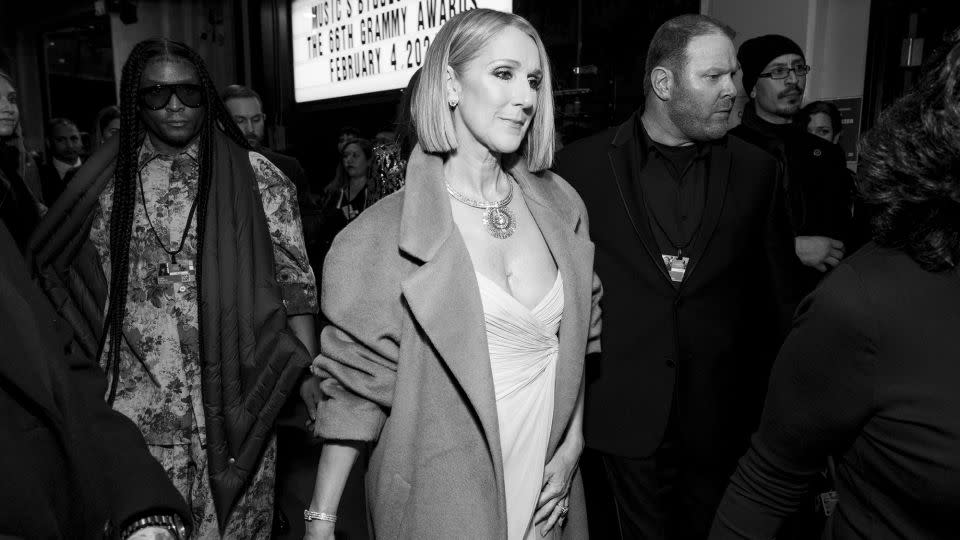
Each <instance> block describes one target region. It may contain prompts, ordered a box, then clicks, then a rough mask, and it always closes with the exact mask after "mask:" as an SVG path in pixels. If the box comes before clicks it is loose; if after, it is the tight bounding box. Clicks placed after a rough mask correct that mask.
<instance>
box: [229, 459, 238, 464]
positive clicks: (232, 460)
mask: <svg viewBox="0 0 960 540" xmlns="http://www.w3.org/2000/svg"><path fill="white" fill-rule="evenodd" d="M236 462H237V460H236V459H235V458H230V459H228V460H227V463H229V464H231V465H233V464H234V463H236Z"/></svg>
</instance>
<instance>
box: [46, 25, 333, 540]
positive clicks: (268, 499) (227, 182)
mask: <svg viewBox="0 0 960 540" xmlns="http://www.w3.org/2000/svg"><path fill="white" fill-rule="evenodd" d="M120 94H121V95H120V133H119V136H117V137H114V138H112V139H111V140H110V141H108V142H107V143H106V144H105V145H104V146H102V147H101V148H100V149H99V150H98V151H97V153H95V154H94V155H93V156H92V157H91V158H90V159H89V160H88V161H87V163H86V164H85V165H84V166H83V167H82V168H81V169H80V171H79V172H78V173H77V175H76V177H75V179H74V180H73V181H72V182H71V183H70V184H69V185H68V186H67V189H66V191H65V192H64V194H63V196H62V197H61V198H60V199H58V200H57V202H56V204H54V205H53V207H51V209H50V212H49V213H48V215H47V216H46V217H45V218H44V220H43V221H41V223H40V225H39V226H38V227H37V231H36V233H35V234H34V236H33V237H32V238H31V241H30V244H29V252H30V255H31V257H32V261H33V264H34V266H35V268H36V269H37V271H38V273H39V275H40V281H41V283H43V284H44V287H45V289H46V292H47V294H48V296H49V297H50V298H51V300H53V303H54V305H55V306H58V311H59V312H60V313H61V316H62V317H63V318H64V319H65V320H67V321H70V322H71V323H72V324H73V326H74V329H75V334H76V338H75V345H76V347H77V348H78V349H80V350H83V351H86V352H87V354H91V355H94V357H95V358H97V359H99V360H100V362H101V364H102V365H103V367H104V369H105V370H106V371H107V372H108V379H109V385H108V388H109V389H108V391H107V400H108V402H109V403H110V404H111V405H112V406H113V407H114V408H115V409H116V410H118V411H120V412H122V413H124V414H125V415H127V416H128V417H130V418H131V419H132V420H133V421H134V422H135V423H136V424H137V425H138V427H139V428H140V430H141V432H142V433H143V435H144V438H145V439H146V442H147V445H148V447H149V449H150V452H151V453H152V455H153V456H154V457H155V458H156V459H157V461H159V462H160V464H161V465H162V466H163V467H164V468H165V470H166V472H167V474H168V476H169V477H170V479H171V480H172V481H173V483H174V485H175V486H176V487H177V488H178V490H179V491H180V493H181V494H182V495H183V496H184V498H185V499H186V500H187V503H188V505H189V506H190V509H191V512H192V515H193V520H194V531H195V535H196V537H198V538H217V537H224V538H267V537H269V535H270V531H271V525H272V519H273V493H274V486H273V484H274V471H275V461H276V439H275V435H274V421H275V419H276V417H277V414H278V412H279V410H280V408H281V406H282V405H283V403H284V402H285V401H286V400H287V398H288V396H289V395H291V394H293V393H294V392H295V388H296V387H297V386H298V385H299V387H300V388H299V389H300V392H301V395H302V396H304V397H305V401H307V408H308V410H310V411H314V410H315V408H316V396H317V395H318V386H317V384H316V381H315V379H313V378H311V377H309V373H308V372H306V371H305V369H304V368H305V366H306V365H307V364H308V363H309V362H310V360H311V359H312V357H313V355H314V353H315V349H316V344H315V338H314V330H313V315H314V314H315V313H316V312H317V293H316V285H315V280H314V275H313V271H312V270H311V268H310V265H309V263H308V261H307V255H306V250H305V248H304V241H303V233H302V229H301V224H300V215H299V210H298V207H297V197H296V190H295V188H294V185H293V183H292V182H291V181H290V180H289V179H288V178H287V177H286V176H284V175H283V173H282V172H281V171H280V170H279V169H277V168H276V167H275V166H274V165H273V164H272V163H270V161H268V160H267V159H266V158H264V157H263V156H262V155H261V154H259V153H257V152H254V151H251V150H250V147H249V144H248V142H247V140H246V139H245V138H244V136H243V134H242V133H241V132H240V131H239V129H237V126H236V124H235V123H234V122H233V120H232V118H231V116H230V114H229V113H228V112H227V110H226V108H225V107H224V105H223V102H222V101H221V100H220V97H219V96H218V92H217V89H216V86H215V85H214V83H213V81H212V80H211V78H210V75H209V74H208V72H207V69H206V67H205V66H204V62H203V60H202V59H201V58H200V57H199V56H198V55H197V54H196V53H195V52H194V51H193V50H191V49H190V48H189V47H187V46H186V45H183V44H181V43H178V42H174V41H169V40H165V39H153V40H147V41H143V42H141V43H139V44H138V45H137V46H136V47H135V48H134V49H133V51H132V52H131V54H130V57H129V58H128V59H127V61H126V64H125V65H124V68H123V74H122V79H121V88H120ZM104 306H105V307H106V311H105V313H101V310H102V308H103V307H104ZM311 414H312V412H311Z"/></svg>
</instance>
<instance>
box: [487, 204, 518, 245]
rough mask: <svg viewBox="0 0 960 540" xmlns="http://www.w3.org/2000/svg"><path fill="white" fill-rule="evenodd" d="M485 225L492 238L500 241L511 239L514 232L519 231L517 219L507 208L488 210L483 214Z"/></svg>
mask: <svg viewBox="0 0 960 540" xmlns="http://www.w3.org/2000/svg"><path fill="white" fill-rule="evenodd" d="M483 225H484V226H485V227H486V228H487V232H488V233H490V236H492V237H494V238H496V239H498V240H503V239H504V238H510V236H511V235H512V234H513V233H514V231H516V230H517V218H516V217H514V215H513V212H511V211H510V209H509V208H507V207H505V206H504V207H500V208H497V207H494V208H487V209H486V211H484V212H483Z"/></svg>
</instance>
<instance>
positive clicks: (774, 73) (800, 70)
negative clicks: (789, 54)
mask: <svg viewBox="0 0 960 540" xmlns="http://www.w3.org/2000/svg"><path fill="white" fill-rule="evenodd" d="M810 69H811V68H810V66H807V65H803V66H793V67H787V66H777V67H775V68H773V69H771V70H770V71H768V72H766V73H761V74H760V75H757V77H769V78H771V79H774V80H780V79H786V78H787V77H788V76H790V72H791V71H792V72H794V73H796V74H797V78H800V77H806V76H807V73H810Z"/></svg>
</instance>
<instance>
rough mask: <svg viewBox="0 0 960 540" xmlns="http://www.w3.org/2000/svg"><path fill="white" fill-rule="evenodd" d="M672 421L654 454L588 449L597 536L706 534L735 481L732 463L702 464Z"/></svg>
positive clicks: (683, 539)
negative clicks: (687, 448)
mask: <svg viewBox="0 0 960 540" xmlns="http://www.w3.org/2000/svg"><path fill="white" fill-rule="evenodd" d="M670 424H671V427H668V429H667V434H666V435H665V437H664V441H663V442H662V443H661V445H660V448H659V449H658V450H657V451H656V452H655V453H654V454H653V455H652V456H649V457H644V458H629V457H623V456H615V455H611V454H605V453H602V452H597V451H589V450H588V451H587V452H585V453H584V457H583V458H582V460H581V462H582V468H583V471H584V489H585V490H586V497H587V505H588V506H587V510H588V512H589V513H590V514H589V523H590V536H591V537H592V538H612V539H617V538H619V539H621V540H658V539H663V540H699V539H704V538H706V537H707V535H708V534H709V532H710V526H711V524H712V523H713V517H714V514H715V513H716V510H717V505H718V504H719V503H720V499H721V498H722V497H723V492H724V490H725V489H726V487H727V484H728V482H729V479H730V472H731V471H730V467H718V466H716V465H715V464H710V463H703V462H702V460H699V459H696V458H695V457H694V456H693V454H692V453H691V452H686V451H685V450H684V448H683V445H682V444H680V443H679V442H678V437H676V435H675V432H676V430H675V429H674V426H675V425H676V423H675V422H674V421H673V419H671V422H670ZM588 476H589V478H588Z"/></svg>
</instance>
